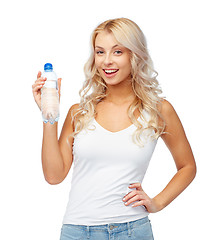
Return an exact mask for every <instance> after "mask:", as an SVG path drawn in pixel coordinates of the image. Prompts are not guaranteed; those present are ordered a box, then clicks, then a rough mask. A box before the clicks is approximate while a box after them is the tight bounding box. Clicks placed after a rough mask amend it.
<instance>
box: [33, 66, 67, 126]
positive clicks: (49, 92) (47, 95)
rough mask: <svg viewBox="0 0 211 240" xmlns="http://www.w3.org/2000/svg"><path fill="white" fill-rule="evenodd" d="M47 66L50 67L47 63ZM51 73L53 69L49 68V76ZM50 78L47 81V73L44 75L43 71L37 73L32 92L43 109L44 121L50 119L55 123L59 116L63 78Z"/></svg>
mask: <svg viewBox="0 0 211 240" xmlns="http://www.w3.org/2000/svg"><path fill="white" fill-rule="evenodd" d="M46 65H47V64H46ZM47 67H49V64H48V65H47ZM51 67H52V65H51ZM50 71H51V73H50ZM49 74H50V75H51V74H52V69H49V73H47V75H46V76H49ZM48 80H49V81H47V78H46V77H45V74H44V73H43V76H42V73H41V72H40V71H39V72H38V74H37V80H36V81H35V83H34V84H33V85H32V92H33V96H34V99H35V102H36V103H37V105H38V107H39V109H40V110H41V111H42V116H43V121H44V122H48V121H49V122H51V123H52V124H53V123H54V121H58V118H59V111H58V108H59V101H60V95H61V94H60V91H61V80H62V79H61V78H58V79H57V78H56V79H55V77H54V79H53V81H52V79H48ZM46 81H47V82H46ZM43 86H44V87H43ZM42 89H43V90H42ZM55 93H56V95H55ZM56 96H57V97H56ZM53 105H54V106H53ZM55 108H57V110H55Z"/></svg>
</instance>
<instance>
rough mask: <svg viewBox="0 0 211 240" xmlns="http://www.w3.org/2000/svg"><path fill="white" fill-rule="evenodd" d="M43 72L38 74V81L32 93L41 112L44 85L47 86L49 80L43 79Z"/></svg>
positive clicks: (59, 85) (59, 82)
mask: <svg viewBox="0 0 211 240" xmlns="http://www.w3.org/2000/svg"><path fill="white" fill-rule="evenodd" d="M41 74H42V73H41V72H40V71H39V72H38V74H37V80H36V81H35V83H34V84H33V85H32V92H33V96H34V100H35V102H36V104H37V106H38V107H39V109H40V110H41V88H42V87H43V85H44V84H45V81H46V80H47V78H43V77H41ZM61 80H62V79H61V78H58V94H59V99H60V95H61V94H60V89H61Z"/></svg>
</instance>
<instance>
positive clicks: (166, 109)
mask: <svg viewBox="0 0 211 240" xmlns="http://www.w3.org/2000/svg"><path fill="white" fill-rule="evenodd" d="M158 110H159V112H160V113H161V114H162V116H163V117H164V118H166V117H169V116H171V115H172V114H175V113H176V111H175V109H174V107H173V106H172V104H171V103H170V102H169V101H167V100H166V99H164V100H163V101H162V102H161V104H160V105H159V107H158Z"/></svg>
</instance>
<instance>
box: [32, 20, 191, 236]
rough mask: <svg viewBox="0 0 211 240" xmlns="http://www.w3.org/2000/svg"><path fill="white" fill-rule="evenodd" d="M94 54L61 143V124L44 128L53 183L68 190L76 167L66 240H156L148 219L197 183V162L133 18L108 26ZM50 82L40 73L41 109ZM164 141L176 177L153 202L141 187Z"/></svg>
mask: <svg viewBox="0 0 211 240" xmlns="http://www.w3.org/2000/svg"><path fill="white" fill-rule="evenodd" d="M91 48H92V52H91V56H90V58H89V60H88V62H87V63H86V65H85V68H84V69H85V75H86V80H85V82H84V85H83V88H82V89H81V91H80V97H81V100H80V103H79V104H74V105H73V106H72V107H71V108H70V110H69V112H68V114H67V117H66V120H65V122H64V125H63V128H62V131H61V135H60V137H59V139H58V138H57V123H54V124H53V125H51V124H49V123H47V124H46V123H43V145H42V164H43V172H44V176H45V179H46V181H47V182H48V183H50V184H58V183H61V182H62V181H63V180H64V179H65V177H66V176H67V174H68V172H69V170H70V168H71V166H72V164H73V165H74V166H73V176H72V183H71V191H70V196H69V202H68V205H67V209H66V212H65V216H64V220H63V226H62V230H61V240H71V239H90V240H94V239H97V240H106V239H121V240H126V239H130V240H133V239H143V240H144V239H145V240H151V239H153V233H152V228H151V223H150V220H149V218H148V215H149V213H155V212H158V211H160V210H162V209H163V208H165V207H166V206H167V205H168V204H169V203H171V202H172V201H173V200H174V199H175V198H176V197H177V196H178V195H179V194H180V193H181V192H182V191H183V190H184V189H185V188H186V187H187V186H188V185H189V184H190V183H191V181H192V180H193V179H194V177H195V174H196V165H195V160H194V156H193V153H192V150H191V147H190V145H189V142H188V140H187V137H186V135H185V132H184V129H183V126H182V124H181V121H180V119H179V117H178V115H177V113H176V112H175V110H174V108H173V106H172V105H171V104H170V103H169V102H168V101H167V100H165V99H164V98H163V97H159V96H158V95H159V94H160V93H162V91H161V89H160V87H159V83H158V81H157V79H156V77H157V73H156V71H155V70H154V69H153V65H152V61H151V59H150V56H149V53H148V50H147V44H146V40H145V37H144V35H143V33H142V31H141V29H140V28H139V27H138V26H137V24H136V23H134V22H133V21H131V20H129V19H126V18H118V19H112V20H108V21H105V22H103V23H102V24H100V25H99V26H98V27H97V28H96V29H95V30H94V31H93V34H92V42H91ZM45 80H46V79H43V78H42V77H41V73H40V72H39V73H38V75H37V80H36V81H35V84H34V85H33V94H34V98H35V101H36V103H37V104H38V106H39V108H40V105H41V104H40V89H41V88H42V86H43V84H44V82H45ZM58 82H59V92H60V86H61V79H58ZM159 137H161V138H162V140H163V141H164V142H165V144H166V146H167V148H168V149H169V150H170V152H171V154H172V157H173V159H174V161H175V164H176V167H177V173H176V174H175V175H174V176H172V179H171V181H170V182H169V183H168V184H167V185H166V187H165V188H164V189H163V191H162V192H160V193H158V194H157V195H156V196H155V197H153V198H151V197H150V196H148V195H147V193H146V192H145V191H144V190H143V188H142V185H141V184H142V180H143V178H144V175H145V172H146V170H147V167H148V164H149V161H150V159H151V156H152V154H153V152H154V149H155V147H156V143H157V141H158V138H159ZM161 171H162V169H161Z"/></svg>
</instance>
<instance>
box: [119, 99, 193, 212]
mask: <svg viewBox="0 0 211 240" xmlns="http://www.w3.org/2000/svg"><path fill="white" fill-rule="evenodd" d="M160 112H161V114H162V116H163V117H164V120H165V122H166V127H165V132H167V134H163V135H162V136H161V137H162V139H163V141H164V142H165V144H166V146H167V147H168V149H169V151H170V152H171V154H172V157H173V159H174V161H175V164H176V167H177V173H176V174H175V175H174V176H173V178H172V179H171V181H170V182H169V183H168V184H167V186H166V187H165V188H164V189H163V191H162V192H160V193H159V194H158V195H157V196H155V197H154V198H153V199H151V198H149V197H148V195H147V194H146V193H145V192H144V191H143V189H142V187H141V185H140V183H134V184H133V185H132V186H131V188H134V187H135V188H136V190H134V191H132V192H130V193H129V194H128V195H127V196H126V199H125V200H123V201H127V200H128V202H127V204H126V205H129V204H130V203H132V202H134V201H137V200H139V202H136V203H135V204H134V206H135V207H136V206H140V205H144V206H145V207H146V208H147V210H148V211H149V212H157V211H160V210H162V209H163V208H164V207H166V206H167V205H168V204H169V203H171V202H172V201H173V200H174V199H175V198H176V197H177V196H178V195H179V194H180V193H181V192H182V191H183V190H184V189H185V188H186V187H187V186H188V185H189V184H190V183H191V182H192V181H193V179H194V177H195V175H196V163H195V160H194V156H193V153H192V150H191V147H190V144H189V142H188V140H187V137H186V135H185V131H184V129H183V126H182V123H181V121H180V119H179V117H178V115H177V113H176V111H175V110H174V108H173V106H172V105H171V104H170V103H169V102H168V101H166V100H164V101H163V102H162V106H161V109H160ZM160 121H161V120H160Z"/></svg>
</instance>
